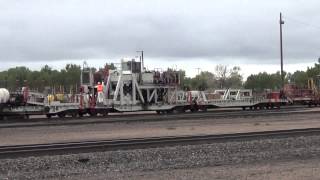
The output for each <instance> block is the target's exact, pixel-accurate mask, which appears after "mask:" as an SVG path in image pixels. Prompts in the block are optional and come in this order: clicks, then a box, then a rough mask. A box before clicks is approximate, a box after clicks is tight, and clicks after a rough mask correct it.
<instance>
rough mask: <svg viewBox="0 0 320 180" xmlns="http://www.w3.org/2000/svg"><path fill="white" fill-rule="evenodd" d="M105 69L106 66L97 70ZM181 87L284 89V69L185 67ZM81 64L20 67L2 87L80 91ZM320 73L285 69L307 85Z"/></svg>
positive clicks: (0, 78) (4, 76)
mask: <svg viewBox="0 0 320 180" xmlns="http://www.w3.org/2000/svg"><path fill="white" fill-rule="evenodd" d="M106 65H107V66H108V68H109V69H114V68H115V67H114V65H113V64H110V65H108V64H106ZM93 71H95V72H98V71H103V68H99V69H93ZM180 72H181V88H183V89H185V90H210V89H225V88H247V89H253V90H255V91H263V90H265V89H272V90H279V89H280V88H281V75H280V72H276V73H266V72H261V73H258V74H253V75H250V76H249V77H248V78H247V79H246V80H243V76H242V75H241V69H240V67H238V66H234V67H231V68H229V67H228V66H225V65H217V66H216V67H215V68H214V70H213V71H212V72H209V71H203V72H201V73H199V74H198V75H196V76H195V77H193V78H190V77H186V76H185V71H183V70H181V71H180ZM80 74H81V66H79V65H76V64H67V65H66V66H65V67H64V68H62V69H60V70H56V69H53V68H51V67H50V66H48V65H45V66H43V67H42V68H41V69H40V70H30V69H29V68H27V67H24V66H20V67H15V68H10V69H8V70H5V71H1V72H0V87H5V88H8V89H9V90H10V91H12V90H16V89H18V88H19V87H22V86H26V85H27V86H28V87H29V88H30V89H33V90H38V91H40V92H41V91H43V90H45V88H49V89H50V88H51V89H55V91H64V92H66V91H73V92H77V90H78V88H79V86H80ZM319 74H320V64H314V66H312V67H308V69H307V70H306V71H296V72H294V73H286V72H285V83H294V84H296V85H297V86H298V87H306V86H307V82H308V79H309V78H314V77H315V76H316V75H319Z"/></svg>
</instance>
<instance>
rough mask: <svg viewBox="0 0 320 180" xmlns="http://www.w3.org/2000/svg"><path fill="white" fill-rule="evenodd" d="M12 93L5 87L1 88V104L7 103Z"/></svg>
mask: <svg viewBox="0 0 320 180" xmlns="http://www.w3.org/2000/svg"><path fill="white" fill-rule="evenodd" d="M9 98H10V93H9V91H8V90H7V89H5V88H0V104H3V103H6V102H8V101H9Z"/></svg>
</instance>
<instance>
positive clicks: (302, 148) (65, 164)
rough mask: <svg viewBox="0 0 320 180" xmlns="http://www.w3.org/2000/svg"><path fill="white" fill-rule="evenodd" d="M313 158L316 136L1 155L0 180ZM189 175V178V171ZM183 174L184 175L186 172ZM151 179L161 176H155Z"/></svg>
mask: <svg viewBox="0 0 320 180" xmlns="http://www.w3.org/2000/svg"><path fill="white" fill-rule="evenodd" d="M317 158H320V136H308V137H290V138H282V139H263V140H251V141H244V142H227V143H213V144H203V145H189V146H176V147H165V148H151V149H138V150H122V151H110V152H96V153H85V154H72V155H58V156H43V157H28V158H19V159H1V160H0V179H63V178H67V179H69V178H71V179H99V178H101V179H135V178H136V179H142V177H143V174H144V173H147V174H148V173H149V174H150V173H153V172H159V171H167V170H177V169H178V170H186V169H198V168H206V167H219V166H239V165H249V164H254V163H270V162H277V161H292V160H308V159H317ZM137 172H138V174H139V177H133V176H132V175H133V174H136V173H137ZM189 175H190V177H192V174H189ZM178 177H180V178H181V177H183V176H178ZM187 177H189V176H188V174H187ZM157 178H158V179H161V176H159V177H157ZM167 178H170V177H167ZM222 178H223V177H222ZM178 179H179V178H178ZM182 179H185V178H182ZM208 179H210V178H208Z"/></svg>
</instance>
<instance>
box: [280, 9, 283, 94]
mask: <svg viewBox="0 0 320 180" xmlns="http://www.w3.org/2000/svg"><path fill="white" fill-rule="evenodd" d="M279 24H280V60H281V86H282V87H281V89H282V90H283V87H284V74H283V48H282V25H283V24H284V21H283V20H282V14H281V12H280V21H279Z"/></svg>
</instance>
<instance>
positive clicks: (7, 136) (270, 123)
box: [0, 114, 320, 146]
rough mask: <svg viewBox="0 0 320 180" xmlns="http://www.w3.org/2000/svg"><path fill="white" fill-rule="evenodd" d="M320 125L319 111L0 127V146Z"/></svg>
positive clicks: (313, 126)
mask: <svg viewBox="0 0 320 180" xmlns="http://www.w3.org/2000/svg"><path fill="white" fill-rule="evenodd" d="M315 127H320V121H319V114H298V115H297V114H292V115H290V114H288V115H283V116H267V117H250V118H232V119H227V118H222V119H221V118H220V119H201V120H200V119H194V120H179V121H173V120H171V121H157V122H132V123H108V124H87V125H65V126H42V127H24V128H4V129H1V128H0V146H3V145H18V144H37V143H54V142H66V141H82V140H99V139H121V138H142V137H155V136H177V135H193V134H197V135H199V134H223V133H236V132H250V131H266V130H280V129H295V128H315Z"/></svg>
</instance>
